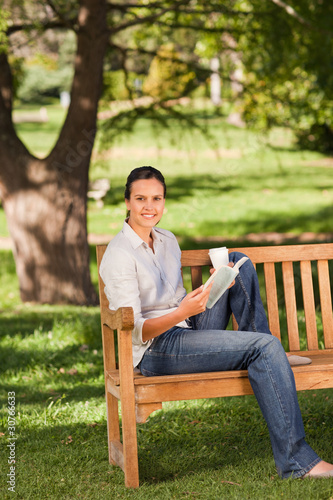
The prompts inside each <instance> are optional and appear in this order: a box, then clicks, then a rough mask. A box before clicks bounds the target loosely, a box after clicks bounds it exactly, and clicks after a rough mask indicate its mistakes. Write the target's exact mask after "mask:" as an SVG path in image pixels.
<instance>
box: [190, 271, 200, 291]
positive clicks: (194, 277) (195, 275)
mask: <svg viewBox="0 0 333 500" xmlns="http://www.w3.org/2000/svg"><path fill="white" fill-rule="evenodd" d="M191 281H192V288H193V290H194V289H195V288H199V286H201V285H202V267H201V266H193V267H191Z"/></svg>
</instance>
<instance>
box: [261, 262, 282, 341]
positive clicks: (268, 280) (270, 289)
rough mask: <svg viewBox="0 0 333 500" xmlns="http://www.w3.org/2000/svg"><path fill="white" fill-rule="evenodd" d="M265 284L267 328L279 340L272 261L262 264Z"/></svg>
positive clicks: (278, 320)
mask: <svg viewBox="0 0 333 500" xmlns="http://www.w3.org/2000/svg"><path fill="white" fill-rule="evenodd" d="M264 275H265V286H266V301H267V313H268V323H269V329H270V330H271V332H272V333H273V335H275V337H277V338H278V339H279V340H281V332H280V319H279V307H278V300H277V290H276V275H275V264H274V262H265V264H264Z"/></svg>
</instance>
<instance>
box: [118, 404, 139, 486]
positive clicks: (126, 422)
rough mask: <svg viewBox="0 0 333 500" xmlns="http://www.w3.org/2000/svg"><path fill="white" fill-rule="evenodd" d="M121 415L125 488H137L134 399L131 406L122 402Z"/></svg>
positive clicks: (137, 466)
mask: <svg viewBox="0 0 333 500" xmlns="http://www.w3.org/2000/svg"><path fill="white" fill-rule="evenodd" d="M126 399H127V398H126ZM127 403H128V402H127ZM121 413H122V430H123V456H124V468H123V470H124V473H125V486H126V487H127V488H138V487H139V464H138V442H137V434H136V419H135V405H134V398H133V400H132V402H131V404H126V401H122V411H121Z"/></svg>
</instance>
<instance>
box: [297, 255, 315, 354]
mask: <svg viewBox="0 0 333 500" xmlns="http://www.w3.org/2000/svg"><path fill="white" fill-rule="evenodd" d="M300 270H301V280H302V291H303V303H304V314H305V325H306V338H307V344H308V349H318V333H317V322H316V310H315V301H314V293H313V281H312V269H311V261H309V260H304V261H301V263H300Z"/></svg>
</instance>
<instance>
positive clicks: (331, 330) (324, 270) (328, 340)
mask: <svg viewBox="0 0 333 500" xmlns="http://www.w3.org/2000/svg"><path fill="white" fill-rule="evenodd" d="M317 268H318V282H319V293H320V305H321V317H322V323H323V330H324V342H325V348H326V349H327V348H330V347H333V316H332V294H331V285H330V275H329V268H328V262H327V260H318V263H317Z"/></svg>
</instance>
